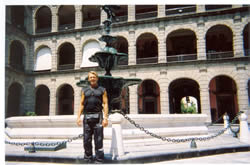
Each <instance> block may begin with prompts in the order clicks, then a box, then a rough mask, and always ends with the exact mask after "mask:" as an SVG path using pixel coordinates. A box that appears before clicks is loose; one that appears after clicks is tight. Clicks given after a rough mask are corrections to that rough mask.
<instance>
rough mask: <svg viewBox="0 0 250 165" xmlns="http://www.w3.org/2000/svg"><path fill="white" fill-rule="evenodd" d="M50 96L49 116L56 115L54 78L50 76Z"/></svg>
mask: <svg viewBox="0 0 250 165" xmlns="http://www.w3.org/2000/svg"><path fill="white" fill-rule="evenodd" d="M50 81H51V83H50V97H49V99H50V100H49V102H50V104H49V116H54V115H56V104H57V96H56V78H55V77H52V78H51V79H50Z"/></svg>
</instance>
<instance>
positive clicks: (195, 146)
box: [190, 139, 197, 148]
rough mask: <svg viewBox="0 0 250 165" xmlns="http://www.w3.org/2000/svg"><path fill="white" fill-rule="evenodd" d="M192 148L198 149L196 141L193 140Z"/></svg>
mask: <svg viewBox="0 0 250 165" xmlns="http://www.w3.org/2000/svg"><path fill="white" fill-rule="evenodd" d="M190 148H197V144H196V142H195V140H194V139H192V140H191V144H190Z"/></svg>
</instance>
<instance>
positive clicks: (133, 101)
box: [129, 72, 138, 114]
mask: <svg viewBox="0 0 250 165" xmlns="http://www.w3.org/2000/svg"><path fill="white" fill-rule="evenodd" d="M129 77H131V78H136V73H135V72H130V73H129ZM137 89H138V85H132V86H129V104H130V108H129V109H130V114H138V92H137Z"/></svg>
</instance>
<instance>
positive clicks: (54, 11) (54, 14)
mask: <svg viewBox="0 0 250 165" xmlns="http://www.w3.org/2000/svg"><path fill="white" fill-rule="evenodd" d="M51 10H52V11H51V12H52V18H51V21H52V23H51V26H52V27H51V32H57V31H58V14H57V7H56V6H52V8H51Z"/></svg>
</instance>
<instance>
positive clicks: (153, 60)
mask: <svg viewBox="0 0 250 165" xmlns="http://www.w3.org/2000/svg"><path fill="white" fill-rule="evenodd" d="M136 63H137V64H156V63H158V57H149V58H137V59H136Z"/></svg>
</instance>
